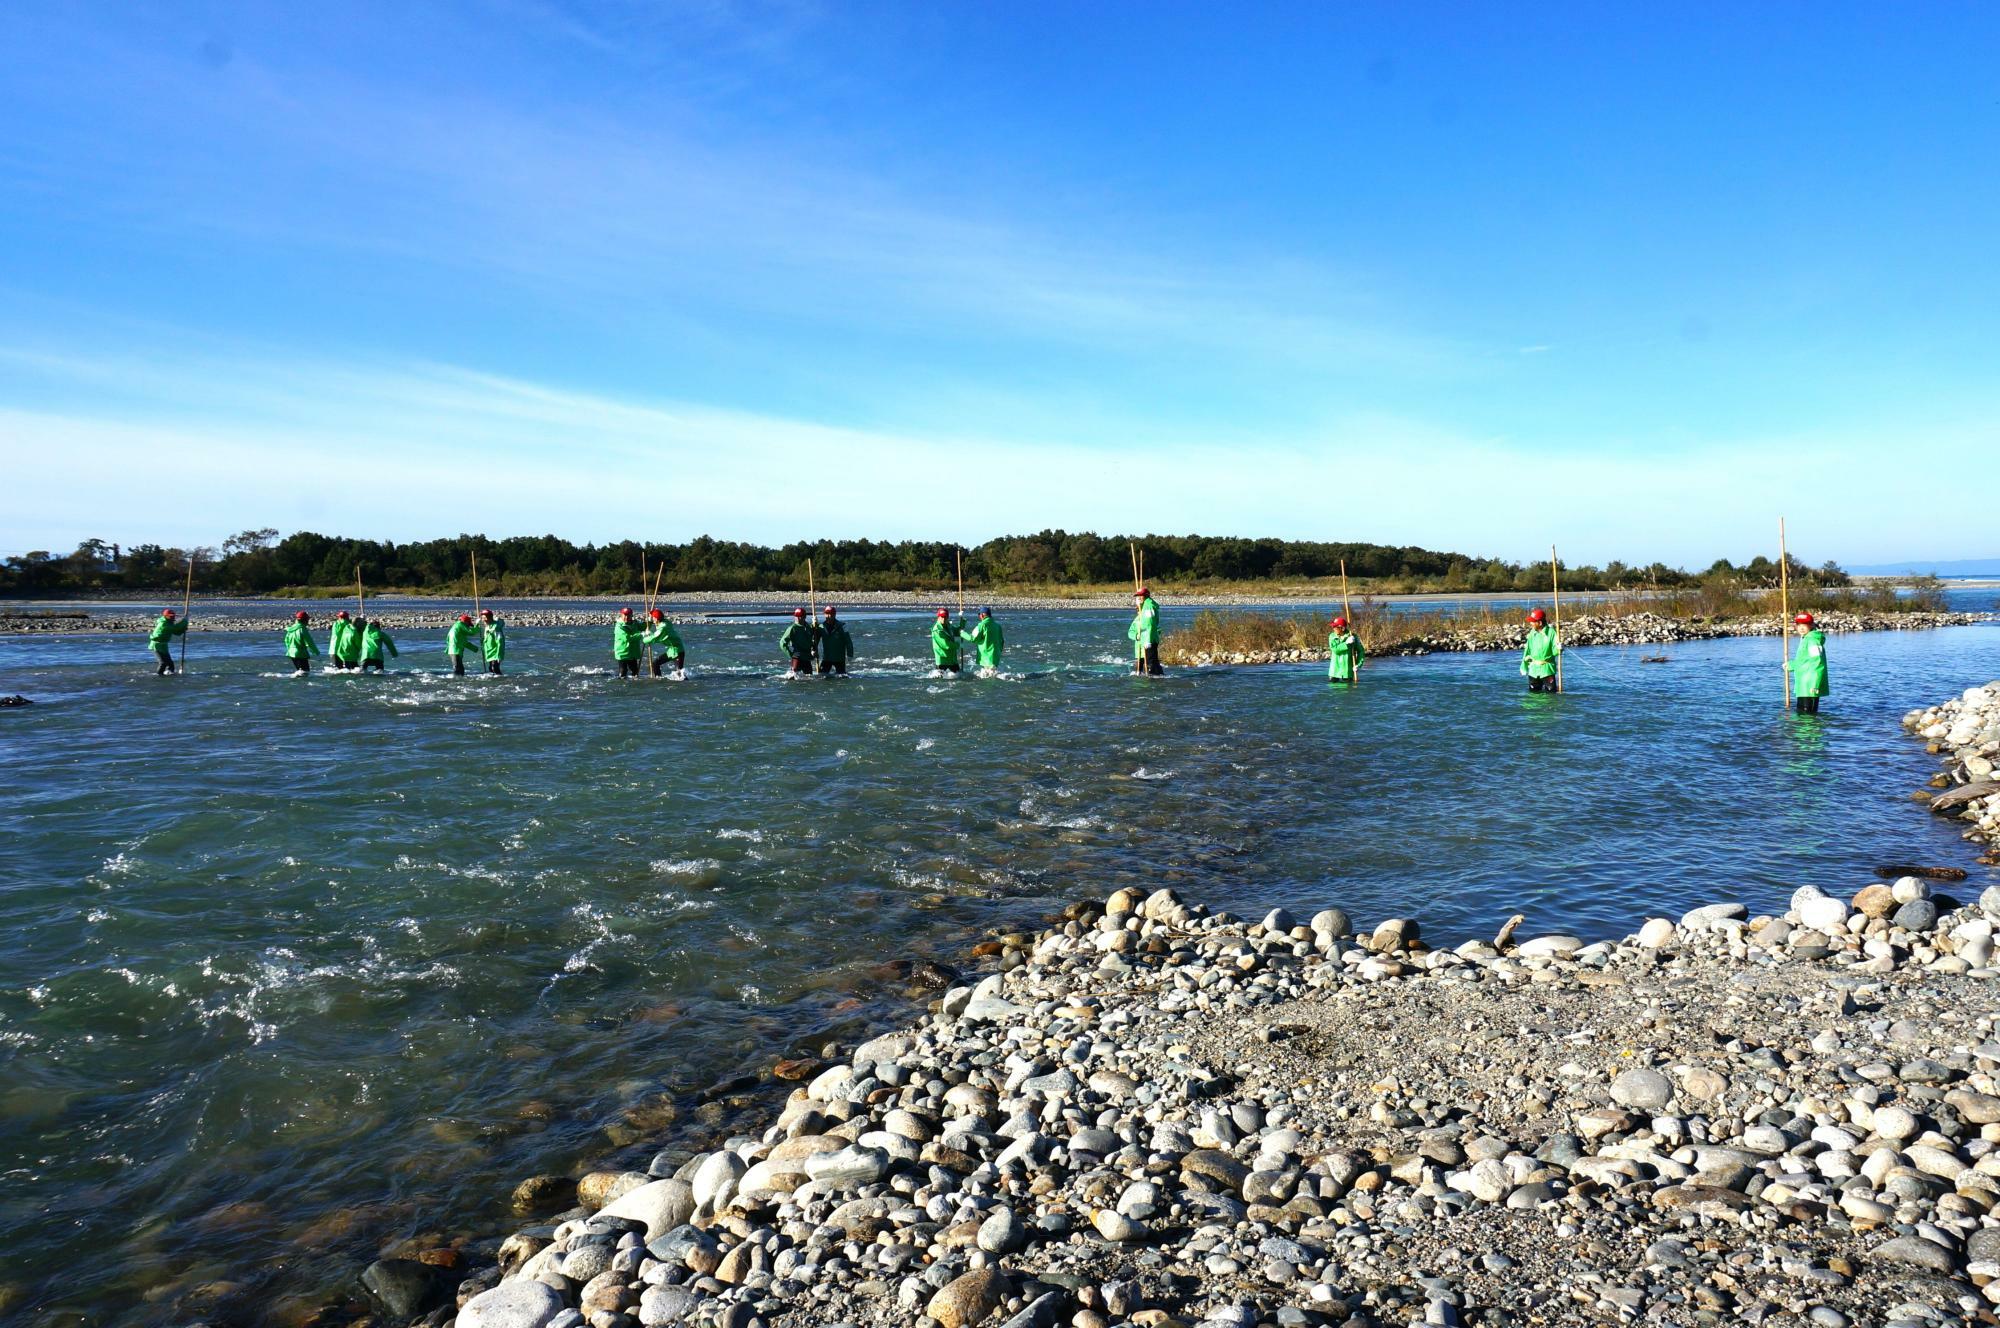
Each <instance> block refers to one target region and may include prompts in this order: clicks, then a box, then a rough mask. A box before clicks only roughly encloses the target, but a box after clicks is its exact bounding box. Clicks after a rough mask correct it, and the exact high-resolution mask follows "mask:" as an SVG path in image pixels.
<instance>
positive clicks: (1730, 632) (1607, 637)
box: [1161, 611, 1994, 666]
mask: <svg viewBox="0 0 2000 1328" xmlns="http://www.w3.org/2000/svg"><path fill="white" fill-rule="evenodd" d="M1993 620H1994V615H1993V614H1991V613H1846V612H1839V611H1834V612H1828V613H1824V614H1821V615H1818V622H1819V626H1820V627H1822V628H1823V629H1825V630H1826V631H1828V632H1836V633H1838V632H1905V631H1917V630H1922V629H1925V628H1932V627H1965V626H1969V625H1971V624H1974V623H1984V622H1992V621H1993ZM1368 626H1369V629H1370V635H1376V636H1387V637H1388V639H1387V640H1381V641H1379V643H1378V642H1377V641H1370V642H1369V643H1368V652H1369V654H1370V655H1372V656H1376V657H1380V656H1383V655H1430V654H1439V653H1447V652H1452V651H1479V650H1519V649H1520V648H1521V643H1522V641H1523V640H1524V639H1525V638H1526V636H1527V626H1526V624H1524V623H1508V624H1505V625H1499V626H1491V627H1487V626H1476V627H1450V628H1446V629H1444V630H1437V631H1423V632H1418V633H1414V634H1412V635H1409V636H1401V637H1399V636H1396V635H1395V619H1394V618H1393V617H1391V616H1388V615H1382V616H1378V617H1377V618H1376V620H1375V621H1374V622H1373V623H1371V624H1369V625H1368ZM1783 627H1784V624H1783V623H1782V622H1781V621H1780V619H1779V616H1778V615H1777V614H1770V615H1768V616H1760V617H1755V618H1726V619H1700V618H1671V617H1668V616H1666V615H1664V614H1658V613H1632V614H1619V615H1615V616H1613V615H1593V614H1588V613H1585V614H1579V615H1576V616H1574V617H1565V618H1564V619H1563V625H1562V636H1563V645H1564V646H1565V647H1568V648H1575V647H1578V646H1640V645H1672V644H1674V643H1676V642H1681V641H1712V640H1716V639H1719V638H1721V637H1727V636H1776V635H1778V633H1779V632H1780V631H1781V630H1782V629H1783ZM1176 635H1177V634H1176V633H1169V634H1168V635H1167V638H1166V640H1165V641H1164V642H1163V643H1162V650H1161V658H1162V659H1164V660H1166V661H1167V662H1168V663H1172V664H1181V665H1195V666H1200V665H1206V664H1302V663H1310V662H1312V661H1316V660H1317V661H1324V660H1325V659H1326V657H1327V652H1326V650H1325V649H1324V647H1322V648H1319V649H1315V650H1253V651H1213V652H1211V651H1207V650H1203V649H1202V648H1201V646H1200V645H1199V643H1198V642H1193V641H1190V640H1188V639H1186V638H1185V637H1183V638H1181V639H1179V640H1176Z"/></svg>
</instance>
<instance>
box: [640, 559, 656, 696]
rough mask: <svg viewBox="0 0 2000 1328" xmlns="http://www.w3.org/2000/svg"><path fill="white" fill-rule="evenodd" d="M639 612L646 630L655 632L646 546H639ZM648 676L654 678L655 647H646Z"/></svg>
mask: <svg viewBox="0 0 2000 1328" xmlns="http://www.w3.org/2000/svg"><path fill="white" fill-rule="evenodd" d="M639 612H640V615H641V616H642V617H644V618H645V620H646V630H647V631H648V632H651V631H652V630H653V595H652V590H651V579H650V578H649V577H647V575H646V546H645V545H643V544H641V545H640V546H639ZM646 676H647V677H648V678H650V677H652V676H653V647H652V646H651V645H650V644H648V645H647V647H646Z"/></svg>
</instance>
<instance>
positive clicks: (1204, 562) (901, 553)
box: [0, 529, 1850, 598]
mask: <svg viewBox="0 0 2000 1328" xmlns="http://www.w3.org/2000/svg"><path fill="white" fill-rule="evenodd" d="M1134 545H1137V546H1138V547H1139V548H1140V549H1141V550H1143V551H1144V557H1145V564H1146V576H1147V579H1148V580H1149V581H1151V582H1152V584H1153V585H1154V586H1155V587H1156V588H1161V589H1163V590H1169V591H1173V590H1178V591H1181V592H1183V593H1204V594H1258V595H1269V596H1271V597H1274V598H1323V597H1327V596H1330V595H1334V594H1337V593H1338V592H1339V590H1340V571H1341V565H1342V564H1343V563H1345V564H1346V568H1347V574H1348V584H1349V590H1350V591H1351V593H1353V594H1356V595H1371V594H1373V595H1389V594H1417V593H1426V592H1438V593H1453V592H1462V593H1474V594H1482V593H1483V594H1496V593H1505V592H1515V591H1530V592H1532V591H1539V590H1542V589H1544V588H1546V587H1547V586H1548V584H1549V565H1548V563H1547V562H1545V561H1544V562H1540V563H1515V562H1508V561H1506V560H1505V559H1500V558H1478V557H1473V556H1470V555H1467V554H1462V553H1448V552H1440V551H1437V550H1433V549H1423V548H1417V547H1414V546H1404V547H1394V546H1390V545H1384V544H1359V543H1336V542H1322V541H1308V540H1279V539H1236V538H1228V537H1219V536H1207V535H1151V534H1148V535H1134V536H1126V535H1094V534H1089V533H1082V534H1071V533H1069V532H1067V531H1060V530H1045V531H1042V532H1041V533H1040V534H1036V535H1018V536H1005V537H1002V538H999V539H993V540H988V541H986V542H985V543H983V544H978V545H972V546H968V547H966V548H964V549H963V550H962V552H963V554H964V561H965V584H966V586H967V587H968V588H971V589H977V590H981V591H991V592H1006V593H1012V594H1038V595H1052V596H1066V595H1076V596H1083V595H1089V594H1103V593H1107V592H1109V593H1123V592H1124V591H1126V590H1128V589H1129V587H1130V586H1131V549H1132V547H1133V546H1134ZM960 552H961V550H960V549H959V548H958V547H957V546H954V545H951V544H946V543H942V542H937V541H925V540H900V541H894V542H891V541H878V540H818V541H813V542H800V543H795V544H786V545H782V546H779V547H769V546H765V545H759V544H745V543H740V542H735V541H728V540H717V539H712V538H710V537H708V536H705V535H704V536H702V537H701V538H699V539H696V540H691V541H689V542H687V543H684V544H641V543H639V542H637V541H634V540H620V541H617V542H614V543H607V544H601V545H600V544H573V543H571V542H570V541H568V540H565V539H559V538H557V537H556V536H554V535H539V536H518V537H513V538H508V539H497V540H496V539H489V538H488V537H486V536H484V535H459V536H455V537H453V538H449V539H434V540H425V541H419V542H414V543H408V544H397V543H393V542H390V541H382V540H360V539H349V538H343V537H339V536H329V535H319V534H314V533H312V532H309V531H300V532H297V533H295V534H291V535H287V536H284V537H283V538H280V537H279V535H278V532H277V531H276V530H274V529H264V530H247V531H243V532H241V533H239V534H236V535H232V536H230V537H229V538H228V539H226V540H224V541H222V544H221V546H220V548H197V549H180V548H168V547H165V546H162V545H158V544H138V545H133V546H130V547H126V546H124V545H122V544H117V543H112V542H107V541H105V540H100V539H91V540H85V541H84V542H83V543H82V544H80V545H79V546H78V547H77V548H76V549H75V551H73V552H71V553H68V554H61V555H58V554H52V553H50V552H48V551H46V550H34V551H30V552H27V553H23V554H17V555H15V556H13V557H10V558H7V559H5V560H4V561H0V593H4V594H10V595H25V596H34V595H44V596H53V595H74V594H93V593H117V592H120V591H160V592H164V591H168V590H178V589H180V588H181V586H182V584H183V578H184V577H185V576H186V574H187V569H188V563H189V560H190V559H192V560H193V567H194V589H195V590H196V591H198V592H201V593H208V594H234V595H285V594H294V595H320V594H325V593H328V592H332V593H336V594H339V593H345V592H347V591H348V590H350V589H351V588H352V587H353V585H354V579H355V576H356V574H357V573H358V574H359V575H360V576H361V578H362V580H363V582H364V583H365V584H366V585H367V587H368V588H369V589H370V590H371V591H373V592H375V593H387V592H395V593H404V594H439V595H452V596H458V597H466V596H469V595H470V594H471V591H472V564H473V559H474V557H475V555H476V556H477V559H478V565H479V578H480V589H481V591H482V592H483V593H485V594H488V595H494V596H534V595H563V596H572V595H612V594H624V593H636V592H638V591H639V590H640V588H641V580H640V573H641V567H642V566H643V567H644V568H645V570H646V572H647V573H648V574H649V579H650V576H659V577H660V578H661V581H660V584H661V587H662V589H663V590H665V591H673V592H680V591H722V592H728V591H753V590H802V589H804V588H805V584H806V563H807V560H808V559H810V560H811V561H812V563H813V569H814V572H815V574H816V579H817V583H818V585H819V586H821V587H823V588H824V589H827V590H831V591H846V592H852V591H888V590H926V591H927V590H938V591H942V590H948V589H951V588H953V587H954V586H955V585H956V577H957V557H958V555H959V553H960ZM1790 567H1791V579H1792V583H1793V584H1794V585H1795V586H1798V587H1800V588H1801V589H1811V588H1814V587H1825V588H1832V587H1846V586H1848V585H1849V584H1850V581H1849V578H1848V576H1847V574H1846V573H1845V572H1844V571H1842V570H1841V569H1840V568H1839V567H1838V566H1837V565H1835V564H1833V563H1831V562H1828V563H1826V564H1824V565H1822V566H1820V567H1808V566H1807V565H1806V564H1804V563H1802V562H1800V561H1799V560H1798V559H1796V558H1794V559H1792V560H1790ZM1777 576H1778V567H1777V564H1776V562H1774V561H1773V560H1771V559H1769V558H1766V557H1764V556H1762V555H1759V556H1757V557H1755V558H1752V559H1751V560H1750V561H1748V562H1746V563H1744V564H1742V565H1741V566H1738V565H1736V564H1733V563H1731V562H1730V561H1729V560H1728V559H1720V560H1718V561H1716V562H1715V563H1713V564H1711V565H1710V566H1709V567H1707V568H1705V569H1703V570H1702V571H1700V572H1687V571H1684V570H1682V569H1680V568H1675V567H1668V566H1666V565H1665V564H1663V563H1658V562H1655V563H1651V564H1648V565H1645V566H1640V565H1636V564H1626V563H1623V562H1618V561H1613V562H1610V563H1607V564H1606V565H1605V566H1603V567H1593V566H1587V565H1585V566H1569V565H1565V566H1564V567H1563V585H1564V588H1565V589H1570V590H1578V591H1638V590H1645V591H1648V592H1655V591H1673V592H1682V591H1687V592H1695V593H1706V592H1705V590H1704V588H1705V587H1708V586H1710V585H1724V586H1740V587H1746V588H1751V589H1755V588H1761V587H1767V586H1774V585H1776V584H1777Z"/></svg>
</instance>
